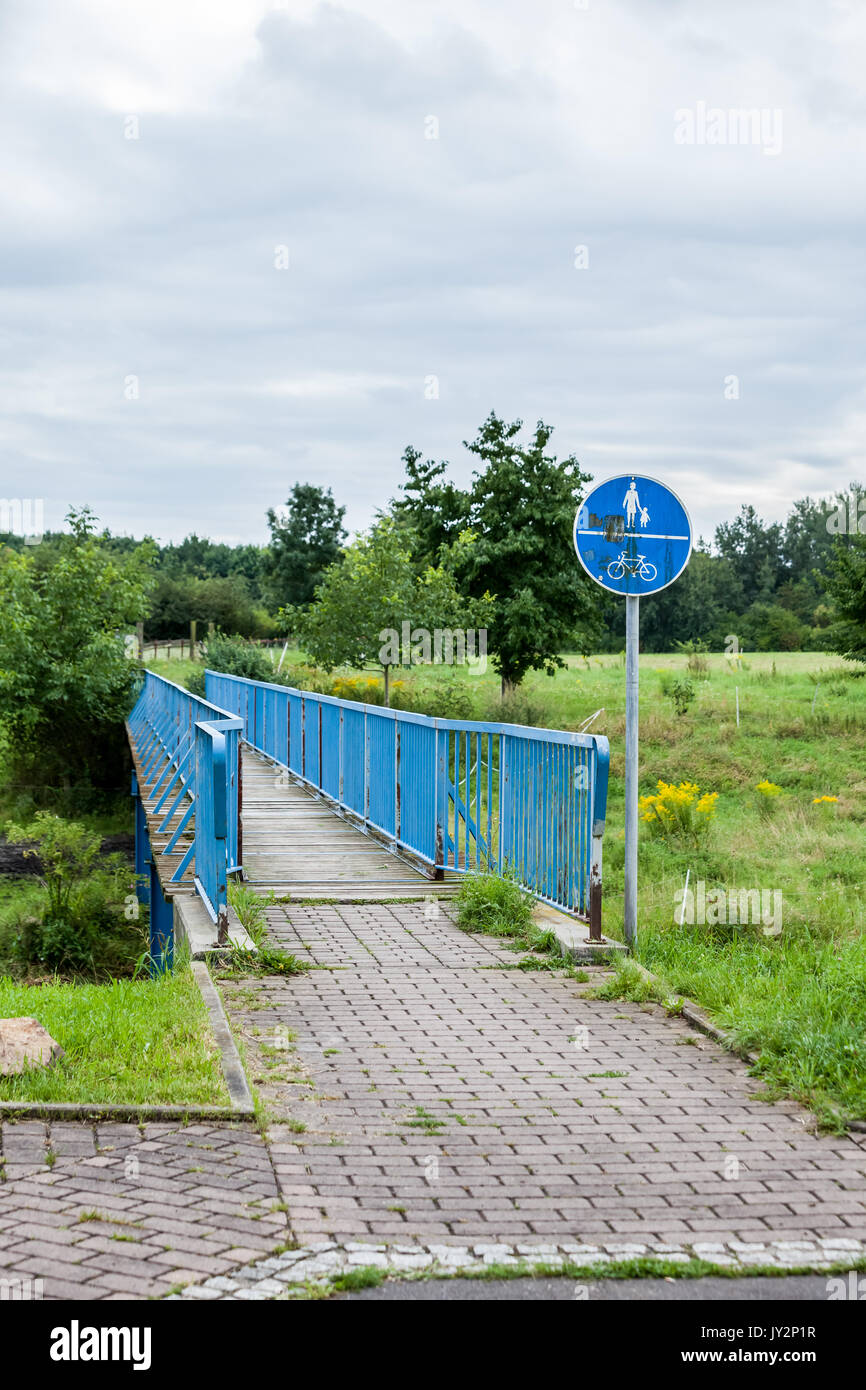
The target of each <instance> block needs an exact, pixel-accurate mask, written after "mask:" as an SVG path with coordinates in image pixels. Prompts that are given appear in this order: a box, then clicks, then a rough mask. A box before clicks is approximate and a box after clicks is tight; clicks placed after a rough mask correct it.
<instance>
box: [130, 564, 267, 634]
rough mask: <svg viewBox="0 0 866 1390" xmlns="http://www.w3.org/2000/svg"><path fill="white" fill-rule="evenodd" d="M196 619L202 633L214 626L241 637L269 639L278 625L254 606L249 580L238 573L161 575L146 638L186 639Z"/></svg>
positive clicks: (154, 592) (261, 609) (151, 607)
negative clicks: (205, 625) (223, 575)
mask: <svg viewBox="0 0 866 1390" xmlns="http://www.w3.org/2000/svg"><path fill="white" fill-rule="evenodd" d="M193 619H195V621H196V622H197V623H198V624H199V633H201V631H202V628H203V625H204V624H209V623H213V625H214V626H215V627H218V628H221V629H222V631H223V632H227V633H231V634H235V635H240V636H241V637H267V636H269V635H270V634H271V633H272V632H273V631H274V629H275V627H276V624H275V623H274V621H273V619H272V618H270V617H269V616H268V614H267V613H266V612H265V610H264V609H263V608H261V607H256V605H255V604H254V603H253V601H252V599H251V597H250V593H249V589H248V587H247V581H246V580H245V579H244V578H243V577H242V576H241V575H239V574H231V575H228V576H227V577H226V578H221V577H219V576H215V575H214V576H211V577H210V578H207V579H197V578H195V577H194V576H193V575H190V574H179V575H177V576H174V577H173V576H171V575H165V574H163V575H160V576H159V578H158V579H157V581H156V584H155V586H154V589H153V594H152V596H151V602H150V613H149V615H148V619H147V622H146V624H145V636H146V637H147V638H148V639H150V638H162V637H183V636H184V635H185V634H186V633H188V632H189V625H190V622H191V621H192V620H193Z"/></svg>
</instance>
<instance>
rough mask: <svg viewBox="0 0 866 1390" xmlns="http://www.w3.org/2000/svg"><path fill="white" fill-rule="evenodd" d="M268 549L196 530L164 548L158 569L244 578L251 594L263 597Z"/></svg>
mask: <svg viewBox="0 0 866 1390" xmlns="http://www.w3.org/2000/svg"><path fill="white" fill-rule="evenodd" d="M266 553H267V552H266V550H265V548H264V547H262V546H258V545H226V544H225V543H224V542H222V541H211V540H208V538H207V537H206V536H197V535H196V534H195V533H194V532H193V533H192V535H189V536H187V537H186V538H185V539H184V540H182V541H181V542H180V543H179V544H177V545H174V544H172V545H167V546H164V547H163V548H162V549H161V550H160V552H159V556H158V560H157V569H158V571H159V573H160V574H161V575H166V576H169V577H171V578H173V579H180V578H192V579H232V578H238V579H242V580H243V581H244V583H245V584H246V587H247V590H248V593H249V595H250V597H251V598H252V599H253V600H255V601H260V600H261V598H262V590H261V582H262V567H263V564H264V558H265V555H266ZM191 616H192V617H195V616H196V615H195V614H192V615H191Z"/></svg>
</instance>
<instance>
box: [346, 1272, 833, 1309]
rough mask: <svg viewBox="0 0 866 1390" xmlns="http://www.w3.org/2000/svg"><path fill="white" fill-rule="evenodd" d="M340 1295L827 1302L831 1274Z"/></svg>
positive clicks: (465, 1282) (484, 1285)
mask: <svg viewBox="0 0 866 1390" xmlns="http://www.w3.org/2000/svg"><path fill="white" fill-rule="evenodd" d="M584 1290H585V1292H584ZM336 1299H337V1301H340V1302H344V1303H349V1302H352V1303H357V1302H362V1301H363V1302H365V1303H376V1302H380V1303H381V1302H386V1303H389V1302H394V1301H405V1302H409V1303H451V1302H463V1301H467V1302H483V1303H490V1302H515V1303H523V1302H529V1303H532V1302H543V1303H547V1302H557V1303H568V1302H574V1301H575V1300H581V1299H587V1300H588V1301H590V1302H608V1303H629V1302H633V1301H634V1300H640V1301H641V1302H650V1303H652V1302H655V1303H676V1302H688V1303H700V1302H710V1303H712V1302H728V1301H730V1300H734V1301H737V1302H748V1303H754V1302H763V1301H776V1300H783V1301H786V1302H788V1301H790V1302H800V1301H803V1300H816V1301H819V1302H822V1303H826V1302H827V1276H826V1275H823V1274H805V1275H788V1276H782V1277H780V1278H778V1279H774V1278H767V1277H761V1276H759V1275H755V1276H753V1277H751V1278H749V1277H744V1278H742V1279H721V1278H707V1279H671V1280H668V1279H599V1280H597V1281H592V1282H585V1283H579V1282H577V1281H575V1280H574V1279H565V1278H562V1279H532V1278H525V1279H418V1280H408V1281H407V1282H405V1283H399V1282H396V1281H392V1280H388V1281H387V1282H386V1283H384V1284H380V1285H379V1286H378V1288H370V1289H359V1290H358V1291H357V1292H355V1293H346V1294H338V1295H337V1296H336Z"/></svg>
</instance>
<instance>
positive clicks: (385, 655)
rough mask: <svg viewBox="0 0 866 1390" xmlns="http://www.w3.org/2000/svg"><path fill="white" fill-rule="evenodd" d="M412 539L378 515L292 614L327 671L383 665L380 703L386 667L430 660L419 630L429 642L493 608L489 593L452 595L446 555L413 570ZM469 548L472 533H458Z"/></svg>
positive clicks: (483, 618) (462, 547) (481, 622)
mask: <svg viewBox="0 0 866 1390" xmlns="http://www.w3.org/2000/svg"><path fill="white" fill-rule="evenodd" d="M412 542H413V537H412V536H411V533H409V532H407V531H406V529H405V528H403V527H400V526H398V524H397V523H396V522H395V520H394V518H393V517H390V516H384V517H382V518H381V519H380V520H379V521H378V522H377V523H376V525H375V526H373V527H371V529H370V530H369V531H368V532H367V533H365V534H362V535H360V536H358V537H357V538H356V540H355V541H353V543H352V544H351V545H350V546H348V547H347V549H346V550H345V551H344V553H343V556H342V558H341V559H340V560H339V561H337V562H336V563H335V564H333V565H331V566H330V568H329V569H328V570H327V571H326V573H325V576H324V579H323V581H322V583H321V584H320V585H319V586H318V588H317V589H316V594H315V602H314V603H313V604H311V605H310V607H309V608H307V609H305V610H295V612H294V614H293V615H292V616H293V619H294V622H295V624H296V631H297V633H298V637H299V640H300V643H301V646H302V647H303V648H304V650H305V651H306V652H307V653H308V654H309V656H311V657H312V659H313V660H314V661H315V662H316V663H317V664H318V665H320V666H323V667H324V669H325V670H326V671H332V670H333V669H334V667H335V666H343V665H345V666H355V667H363V666H368V665H372V664H376V665H379V666H381V667H382V670H383V673H384V679H385V704H386V705H387V704H389V703H390V675H391V668H392V666H395V665H411V664H412V662H413V659H418V657H419V655H420V656H421V659H422V660H426V659H428V658H427V656H426V654H425V651H424V646H423V643H424V638H423V636H422V635H421V634H422V633H423V634H426V635H427V639H428V642H429V639H430V637H431V636H432V635H433V634H434V633H435V631H436V630H439V632H440V633H442V632H447V633H448V634H449V636H451V637H453V632H454V630H455V629H457V630H460V631H462V632H465V631H466V629H467V628H471V629H478V628H483V627H486V626H487V622H488V618H489V614H490V610H491V608H492V600H491V598H490V595H489V594H486V595H483V596H482V597H480V598H479V599H477V600H475V601H472V600H467V599H465V598H463V597H462V596H461V595H460V594H459V593H458V591H457V589H456V587H455V583H454V577H453V572H452V571H451V570H450V569H449V568H448V566H447V564H446V561H445V558H443V560H442V562H440V564H439V565H436V566H434V565H427V566H426V567H424V568H423V570H421V571H420V573H419V568H418V566H417V564H416V562H415V561H414V559H413V556H412ZM471 545H472V539H471V537H470V536H464V537H462V538H460V540H459V541H458V543H457V547H456V549H457V553H458V554H459V557H460V558H461V559H462V558H463V557H464V555H465V552H466V550H468V549H470V548H471ZM407 636H408V639H409V640H408V642H407V641H405V640H404V638H405V637H407ZM419 647H420V648H421V652H420V653H419V650H418V648H419ZM429 655H430V657H432V656H433V650H432V647H430V649H429Z"/></svg>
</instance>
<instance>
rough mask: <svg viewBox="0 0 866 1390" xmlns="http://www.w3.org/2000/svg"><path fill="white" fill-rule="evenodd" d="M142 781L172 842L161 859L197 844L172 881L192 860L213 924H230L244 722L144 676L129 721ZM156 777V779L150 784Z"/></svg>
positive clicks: (176, 687)
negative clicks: (184, 843)
mask: <svg viewBox="0 0 866 1390" xmlns="http://www.w3.org/2000/svg"><path fill="white" fill-rule="evenodd" d="M129 727H130V730H131V732H132V734H133V738H134V741H135V746H136V750H137V752H138V757H139V768H140V778H139V780H140V781H146V783H147V792H148V795H149V796H150V797H151V798H153V797H156V798H157V800H156V803H155V805H154V806H153V807H152V809H151V815H152V816H159V817H160V818H161V819H160V821H159V824H158V825H157V826H156V833H157V834H159V835H162V834H167V835H168V837H169V838H168V840H167V842H166V844H165V845H164V846H162V847H161V848H160V849H159V851H158V853H159V854H160V855H169V854H171V853H172V852H173V851H175V850H176V849H177V846H178V844H179V843H180V842H181V837H182V836H183V835H184V832H187V831H192V833H193V839H192V842H191V843H190V844H189V846H188V848H187V849H186V851H185V852H184V854H183V856H182V858H181V860H180V863H179V864H178V865H177V867H176V868H175V870H174V872H173V873H172V875H171V878H170V882H171V883H180V881H181V879H182V878H183V877H184V875H185V874H186V872H187V870H188V869H189V868H190V866H191V864H192V863H193V860H194V861H195V886H196V891H197V892H198V894H199V896H200V897H201V898H202V900H203V901H204V904H205V906H206V907H207V909H208V912H209V913H210V915H211V917H212V918H213V920H214V921H215V922H217V923H219V924H220V925H222V923H223V922H224V921H225V920H226V902H227V884H228V874H229V873H231V872H233V871H234V870H236V869H237V868H238V867H239V865H240V818H239V815H238V792H239V767H238V738H239V733H240V730H241V727H242V721H241V720H240V719H238V718H236V717H235V716H234V715H232V714H229V713H227V712H226V711H225V710H223V709H220V708H219V707H218V706H217V705H214V704H211V703H209V702H208V701H207V700H201V699H199V698H198V696H196V695H191V694H190V692H189V691H188V690H184V689H182V688H181V686H179V685H174V684H173V683H172V682H171V681H167V680H164V679H163V677H162V676H156V675H154V674H153V672H152V671H146V672H145V674H144V685H143V687H142V690H141V693H140V694H139V697H138V700H137V701H136V704H135V708H134V709H133V711H132V714H131V715H130V716H129ZM154 776H155V780H152V779H153V778H154Z"/></svg>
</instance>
